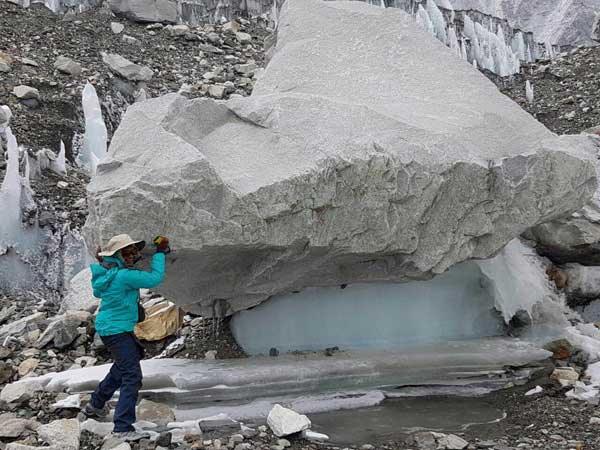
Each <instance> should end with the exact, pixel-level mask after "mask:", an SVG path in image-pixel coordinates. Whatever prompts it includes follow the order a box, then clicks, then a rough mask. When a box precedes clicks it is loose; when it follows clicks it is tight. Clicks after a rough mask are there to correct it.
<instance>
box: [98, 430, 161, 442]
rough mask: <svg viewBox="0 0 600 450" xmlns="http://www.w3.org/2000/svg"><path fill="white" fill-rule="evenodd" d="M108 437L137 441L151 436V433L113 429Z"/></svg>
mask: <svg viewBox="0 0 600 450" xmlns="http://www.w3.org/2000/svg"><path fill="white" fill-rule="evenodd" d="M107 437H111V438H116V439H120V440H122V441H125V442H137V441H140V440H142V439H145V438H149V437H150V434H148V433H143V432H142V433H140V432H138V431H120V432H119V431H113V432H112V433H111V434H109V435H108V436H107Z"/></svg>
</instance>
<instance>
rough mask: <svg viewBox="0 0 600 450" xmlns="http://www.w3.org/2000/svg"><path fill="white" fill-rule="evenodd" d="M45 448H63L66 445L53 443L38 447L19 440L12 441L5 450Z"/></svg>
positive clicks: (36, 449) (55, 449)
mask: <svg viewBox="0 0 600 450" xmlns="http://www.w3.org/2000/svg"><path fill="white" fill-rule="evenodd" d="M40 448H43V449H44V450H63V449H64V447H61V446H59V445H51V446H49V447H36V446H34V445H25V444H19V443H18V442H11V443H10V444H6V449H5V450H39V449H40Z"/></svg>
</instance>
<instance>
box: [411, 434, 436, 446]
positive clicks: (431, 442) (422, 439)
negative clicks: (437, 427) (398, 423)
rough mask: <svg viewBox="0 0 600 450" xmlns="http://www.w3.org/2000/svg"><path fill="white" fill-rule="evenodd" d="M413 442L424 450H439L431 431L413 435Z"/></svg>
mask: <svg viewBox="0 0 600 450" xmlns="http://www.w3.org/2000/svg"><path fill="white" fill-rule="evenodd" d="M411 437H412V440H413V442H414V444H415V445H416V446H417V447H418V448H419V449H422V450H435V449H437V442H436V439H435V436H434V434H433V433H432V432H430V431H420V432H418V433H415V434H413V435H412V436H411Z"/></svg>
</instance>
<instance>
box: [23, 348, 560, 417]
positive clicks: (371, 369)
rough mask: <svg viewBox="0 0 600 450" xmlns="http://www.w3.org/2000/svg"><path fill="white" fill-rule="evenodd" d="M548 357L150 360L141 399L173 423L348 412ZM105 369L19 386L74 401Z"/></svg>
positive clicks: (449, 352)
mask: <svg viewBox="0 0 600 450" xmlns="http://www.w3.org/2000/svg"><path fill="white" fill-rule="evenodd" d="M549 355H550V353H549V352H547V351H545V350H542V349H540V348H537V347H536V346H533V345H531V344H530V343H527V342H524V341H519V340H515V339H506V338H489V339H485V340H474V341H453V342H445V343H439V344H435V345H425V346H419V347H416V348H407V349H401V350H386V351H368V352H366V351H348V352H338V353H335V354H334V355H333V356H330V357H328V356H325V355H323V354H306V355H303V356H302V357H300V358H299V357H298V356H296V355H282V356H280V357H278V358H269V357H251V358H246V359H242V360H219V361H204V360H184V359H160V360H158V359H151V360H145V361H142V370H143V372H144V386H143V393H144V394H145V395H151V396H153V397H155V398H159V397H162V398H163V399H165V400H166V401H169V402H172V403H173V404H175V405H176V406H177V409H176V417H177V420H178V421H183V420H189V419H198V418H200V417H207V416H212V415H217V414H219V413H222V412H226V413H228V414H229V415H231V416H232V417H234V418H236V419H242V418H254V417H257V416H256V415H253V414H254V413H255V412H256V411H257V409H258V410H261V411H262V410H264V408H263V407H259V403H260V404H262V405H263V406H264V405H265V402H266V403H267V404H271V400H276V399H277V398H278V397H279V398H281V397H282V396H286V397H287V399H286V400H285V403H284V404H289V403H288V402H290V401H293V402H294V405H295V406H297V407H301V408H302V410H303V411H312V412H315V411H326V410H331V409H340V408H352V407H356V406H358V405H357V404H356V403H358V404H359V405H360V404H361V403H363V402H375V403H377V402H378V401H379V400H380V399H381V396H382V394H381V393H373V390H379V389H382V388H385V387H386V386H399V385H414V384H432V385H438V386H439V385H440V384H443V385H448V384H452V385H464V384H466V383H465V380H464V374H465V372H467V373H469V375H470V376H471V379H470V380H469V384H471V383H473V380H476V379H475V378H473V377H475V376H478V379H479V380H482V379H485V380H486V381H488V380H489V373H490V370H502V368H503V367H504V366H507V365H510V366H520V365H524V364H528V363H531V362H532V361H539V360H541V359H544V358H546V357H548V356H549ZM109 367H110V365H109V364H105V365H101V366H93V367H86V368H82V369H74V370H68V371H65V372H60V373H48V374H45V375H42V376H40V377H36V378H27V379H23V380H21V381H19V382H18V383H31V384H37V385H42V386H43V387H44V390H46V391H51V392H58V391H65V390H66V391H68V392H70V393H77V392H82V391H88V390H90V389H93V388H94V387H95V386H96V385H97V383H98V382H99V381H100V380H101V379H102V378H103V377H104V376H105V375H106V373H107V372H108V369H109ZM359 390H361V391H363V392H364V391H366V392H365V394H364V395H361V396H360V397H357V396H356V395H352V396H350V397H348V396H347V395H341V396H340V395H337V394H335V393H336V392H337V393H339V392H341V393H342V394H345V393H348V392H355V393H356V392H357V391H359ZM368 392H371V394H368ZM314 393H323V395H312V394H314ZM264 397H270V398H269V399H264ZM340 397H341V398H340ZM344 397H346V400H344V399H343V398H344ZM352 398H354V399H355V401H352V400H351V399H352ZM253 399H261V400H258V401H257V402H252V400H253ZM378 399H379V400H378ZM240 402H242V403H244V404H248V408H249V409H244V407H243V406H242V407H240V406H239V404H240ZM250 405H253V406H252V407H251V406H250ZM353 405H354V406H353ZM232 406H233V407H232ZM304 408H306V410H305V409H304ZM269 409H270V408H267V409H266V412H267V413H268V410H269ZM294 409H296V408H295V407H294ZM236 410H239V411H240V412H241V410H244V413H243V417H240V416H235V414H236ZM253 411H254V412H253ZM260 415H262V414H259V415H258V416H260Z"/></svg>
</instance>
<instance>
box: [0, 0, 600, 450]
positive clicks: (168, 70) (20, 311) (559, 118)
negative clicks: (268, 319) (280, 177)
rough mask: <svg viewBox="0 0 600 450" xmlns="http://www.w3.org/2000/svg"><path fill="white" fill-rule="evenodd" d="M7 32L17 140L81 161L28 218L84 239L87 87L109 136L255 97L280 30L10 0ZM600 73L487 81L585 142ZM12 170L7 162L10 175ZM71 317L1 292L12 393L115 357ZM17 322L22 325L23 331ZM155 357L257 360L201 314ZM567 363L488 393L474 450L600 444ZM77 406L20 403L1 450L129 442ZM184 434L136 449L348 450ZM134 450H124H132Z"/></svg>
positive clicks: (8, 100)
mask: <svg viewBox="0 0 600 450" xmlns="http://www.w3.org/2000/svg"><path fill="white" fill-rule="evenodd" d="M113 22H114V24H112V23H113ZM121 26H122V27H123V29H122V30H121ZM238 26H239V28H238ZM0 30H2V31H1V32H0V105H2V104H6V105H8V106H9V107H10V108H11V110H12V113H13V115H14V116H13V118H12V120H11V126H12V129H13V131H14V133H15V135H16V136H17V139H18V140H19V143H20V144H22V145H24V146H25V147H26V149H27V150H28V151H29V153H30V155H31V156H32V158H35V155H36V154H38V152H39V151H40V150H42V149H43V148H49V149H51V150H53V151H54V152H58V150H59V146H60V141H61V140H62V141H64V142H65V144H66V147H67V155H68V157H69V159H70V164H69V165H68V174H67V176H62V175H58V174H55V173H51V172H49V171H45V172H44V173H43V174H42V176H41V177H38V178H36V179H34V180H32V189H33V191H34V197H35V200H36V205H37V208H36V210H35V211H34V212H33V213H32V215H31V216H30V217H29V219H31V220H38V221H41V223H44V224H45V225H44V226H49V227H54V228H57V229H58V228H61V227H63V226H68V227H72V228H73V229H79V228H80V227H81V226H82V224H83V222H84V221H85V217H86V201H85V185H86V184H87V182H88V176H87V175H86V174H85V173H84V172H83V171H81V170H79V169H78V168H76V167H75V166H74V164H73V163H74V153H76V149H77V148H78V145H79V144H80V143H81V135H82V133H83V130H84V125H83V124H84V122H83V114H82V110H81V92H82V89H83V87H84V86H85V83H86V82H88V81H89V82H90V83H92V84H93V85H94V86H95V88H96V90H97V92H98V94H99V97H100V99H101V102H102V108H103V114H104V117H105V119H106V122H107V127H108V131H109V137H110V136H112V133H113V132H114V131H115V129H116V127H117V126H118V123H119V120H120V118H121V116H122V114H123V112H124V111H125V110H126V108H127V106H128V105H129V104H131V103H133V102H135V101H136V100H139V99H140V98H143V97H144V96H146V97H154V96H158V95H162V94H165V93H169V92H178V91H179V92H182V93H183V94H184V95H187V96H191V97H203V96H210V97H213V98H227V97H229V96H230V95H232V94H240V95H248V94H249V93H250V92H251V91H252V87H253V83H254V79H255V72H256V71H257V70H258V69H259V68H260V67H262V66H263V65H264V46H265V44H264V42H265V38H267V36H269V33H270V30H269V29H268V28H267V23H266V22H265V21H263V20H261V19H253V20H249V21H245V20H241V19H240V20H239V21H238V22H235V23H233V24H232V23H230V24H228V25H223V26H221V25H217V26H212V25H206V26H203V27H199V28H195V29H186V28H184V27H175V28H173V27H168V28H165V27H163V26H162V25H157V24H152V25H146V24H137V23H134V22H130V21H127V20H124V19H120V18H116V17H114V16H111V13H110V12H109V11H107V10H104V9H101V10H98V11H92V12H88V13H84V14H81V15H77V16H65V17H62V18H61V17H57V16H54V15H52V14H51V13H50V12H49V11H47V10H46V9H45V8H43V7H41V6H39V5H36V6H34V7H32V8H29V9H26V10H23V9H21V8H18V7H16V6H15V5H13V4H12V3H9V2H7V1H5V0H0ZM239 33H242V34H239ZM246 33H247V35H245V34H246ZM248 36H249V37H248ZM102 52H106V53H114V54H118V55H121V56H123V57H124V58H127V59H128V60H130V61H131V62H134V63H136V64H138V65H140V66H141V67H148V68H149V69H151V71H152V77H151V78H150V79H148V80H142V81H140V80H135V79H128V78H127V77H124V76H122V75H118V74H116V73H115V69H114V67H113V68H112V69H111V67H109V65H108V64H107V63H105V62H104V61H103V58H102V55H101V53H102ZM59 56H64V57H67V58H69V59H70V60H71V62H72V63H73V64H74V65H73V64H68V65H60V64H59V66H60V67H61V68H62V69H61V70H59V69H57V68H56V67H55V63H56V61H57V59H58V57H59ZM599 64H600V49H598V48H594V49H576V50H574V51H572V52H569V53H567V54H563V55H561V56H560V57H559V58H558V59H556V60H554V61H540V62H537V63H535V64H531V65H528V66H526V67H525V70H524V73H523V74H521V75H518V76H514V77H511V78H510V79H501V78H498V77H495V76H493V75H491V74H487V75H488V76H489V77H490V78H491V79H492V80H493V81H494V82H495V83H496V84H497V85H498V87H499V89H500V90H501V91H502V92H504V93H505V94H506V95H508V96H509V97H511V98H513V99H514V100H515V101H516V102H518V103H519V104H520V105H521V106H522V107H523V108H524V109H526V110H527V111H529V112H530V113H531V114H533V115H534V116H535V117H537V118H538V120H540V121H541V122H542V123H544V124H545V125H546V126H547V127H548V128H550V129H551V130H553V131H555V132H556V133H561V134H562V133H578V132H581V131H583V130H586V129H589V128H591V127H595V126H598V125H600V89H599V88H600V73H599V72H598V70H597V68H598V65H599ZM78 66H79V68H78ZM140 70H141V69H140ZM132 78H135V76H132ZM526 80H530V82H531V83H532V85H533V87H534V92H535V94H534V99H533V101H532V102H528V100H527V99H526V96H525V81H526ZM19 85H25V86H29V87H31V88H35V89H37V94H35V93H33V94H31V97H30V98H23V99H18V98H17V96H15V95H14V94H13V90H14V88H15V87H17V86H19ZM31 92H33V91H31ZM73 148H74V149H75V151H73V150H72V149H73ZM0 153H1V152H0ZM4 167H5V162H4V159H3V158H2V155H1V154H0V179H1V178H2V177H3V171H4ZM65 183H66V184H65ZM59 307H60V305H58V304H57V303H54V302H48V301H46V299H45V298H43V297H40V296H37V295H34V294H33V293H28V294H27V295H22V296H19V295H16V296H15V295H14V294H11V295H7V294H6V295H1V296H0V389H2V388H4V387H5V386H6V385H7V384H8V383H10V382H13V381H17V380H20V379H23V378H26V377H29V376H32V375H35V374H38V375H39V374H44V373H47V372H50V371H56V370H66V369H69V368H72V367H82V366H85V365H94V364H100V363H104V362H106V361H108V355H107V354H106V352H105V351H104V350H103V349H102V347H101V345H99V342H98V339H97V338H96V337H95V330H94V327H93V318H92V316H91V315H90V314H89V313H84V312H71V313H67V314H60V313H59ZM19 319H21V321H20V322H19V323H20V325H19V326H18V329H17V328H14V323H15V322H17V321H18V320H19ZM21 325H22V327H21ZM148 354H149V356H156V355H160V354H162V355H163V356H174V357H186V358H209V359H210V358H215V357H216V358H232V357H243V356H245V355H244V353H243V351H242V349H241V348H240V347H239V346H238V345H237V343H236V342H235V339H233V336H232V335H231V332H230V330H229V326H228V323H227V321H224V320H215V321H213V320H207V319H202V318H199V317H191V316H188V317H186V318H185V320H184V326H183V327H182V329H181V330H179V332H178V333H177V334H176V335H173V336H170V337H169V338H167V339H165V340H163V341H160V342H158V343H149V344H148ZM569 363H570V364H571V365H572V366H573V367H575V368H576V370H578V371H579V372H581V371H582V370H583V369H584V367H582V366H581V363H580V361H569V362H567V363H564V362H562V363H561V362H558V361H548V364H549V366H548V370H546V371H545V373H544V374H542V375H540V377H539V378H537V379H534V380H532V381H531V382H530V383H528V384H527V385H525V386H521V387H510V388H508V389H504V390H501V391H498V392H496V393H492V394H489V395H488V396H487V397H486V400H488V401H489V402H491V403H493V404H494V405H495V406H497V407H498V408H500V409H502V410H503V411H505V413H506V418H505V419H504V420H502V421H501V422H499V423H495V424H488V425H477V426H473V427H470V428H468V429H467V430H464V431H457V432H456V434H458V435H459V437H460V438H462V439H464V440H465V441H466V442H467V443H468V444H465V445H468V448H470V449H477V448H491V449H496V450H509V449H516V448H520V449H557V450H558V449H577V450H583V449H585V450H588V449H590V450H591V449H597V448H600V433H599V432H598V430H599V428H598V427H600V425H599V423H600V419H598V420H596V419H595V418H596V417H600V414H598V413H597V407H596V406H594V405H592V404H588V403H585V402H580V401H576V400H567V399H566V398H565V395H564V394H565V391H566V390H567V389H566V388H562V387H561V386H560V384H559V383H558V382H557V381H556V380H552V379H550V378H549V374H550V373H551V372H552V369H553V367H554V365H559V366H560V365H564V364H569ZM536 385H540V386H542V387H543V388H544V391H543V392H542V393H540V394H537V395H533V396H525V395H524V393H525V392H526V391H528V390H529V389H531V388H533V387H535V386H536ZM66 396H67V395H66V394H65V393H39V392H38V393H34V394H32V395H26V396H24V397H23V398H20V399H18V401H16V402H13V403H9V404H7V403H6V402H5V403H1V404H0V424H2V427H0V450H3V449H4V448H7V447H10V446H9V445H8V443H9V442H14V441H20V442H22V443H23V444H27V445H36V446H37V445H40V443H41V442H42V441H43V442H47V443H50V444H52V443H55V445H58V447H55V448H66V447H65V446H64V445H61V444H60V443H63V444H64V442H66V441H65V440H68V439H75V438H74V436H76V440H77V443H78V445H79V443H80V446H81V447H80V448H82V449H99V448H105V449H108V448H112V447H111V445H117V444H120V443H118V442H112V444H110V443H107V442H105V441H103V438H102V436H100V435H98V434H97V433H96V432H91V431H81V430H79V428H78V426H75V425H74V422H69V420H70V419H72V418H75V417H76V416H77V414H78V411H77V409H73V408H58V409H53V408H52V407H51V405H52V404H53V403H55V402H56V401H57V400H61V399H64V398H65V397H66ZM79 400H80V401H82V402H83V403H85V401H86V400H87V399H86V398H85V396H83V397H82V398H80V399H79ZM17 418H18V419H23V420H17ZM147 418H148V419H151V418H152V417H151V416H148V417H147ZM65 420H66V421H65ZM55 421H60V422H55ZM49 423H50V424H52V423H54V424H55V425H53V426H54V427H55V428H56V429H58V430H59V432H55V433H49V432H47V430H44V429H43V428H42V429H40V428H39V427H40V424H44V426H46V427H47V426H48V425H47V424H49ZM7 424H11V426H7ZM74 428H77V430H74ZM105 428H106V427H105ZM36 430H37V431H36ZM60 430H62V431H60ZM65 430H66V431H65ZM96 431H97V430H96ZM61 433H63V434H61ZM57 436H58V438H57ZM172 437H174V435H173V436H171V435H170V434H169V433H163V434H161V436H160V438H159V440H158V441H154V442H153V441H149V440H144V441H142V442H140V443H137V444H133V445H132V447H133V448H135V449H154V448H159V447H162V448H171V449H175V448H206V449H207V450H218V449H219V448H223V447H228V448H230V449H235V450H251V449H271V450H283V448H285V447H288V446H290V447H291V448H294V449H317V448H321V449H322V448H328V449H329V448H330V449H332V450H338V449H339V448H340V447H337V446H335V445H328V444H318V443H312V442H310V441H308V440H306V439H303V438H301V437H300V436H298V435H294V436H291V437H287V438H286V440H284V441H281V440H280V439H279V438H278V437H276V436H275V435H274V434H273V433H272V432H271V430H269V429H268V428H260V429H259V428H258V427H256V429H255V430H254V431H249V430H244V429H242V428H240V427H239V426H237V428H236V429H235V430H234V431H232V430H231V429H228V430H226V429H217V430H216V431H214V432H205V434H204V435H203V436H198V435H194V434H193V433H188V435H187V436H185V437H184V436H180V438H182V440H183V442H177V443H175V442H173V443H171V438H172ZM57 439H58V440H57ZM440 439H444V438H442V437H440V436H435V435H431V434H428V433H423V434H419V435H414V434H413V435H401V434H399V436H398V439H396V440H395V441H393V442H370V443H366V442H361V443H356V445H354V446H352V447H351V448H355V449H361V450H371V449H374V448H377V449H379V448H381V449H394V450H396V449H398V450H401V449H417V448H423V449H434V448H439V449H443V448H463V447H461V445H463V443H462V441H461V440H454V441H452V439H451V441H452V442H453V443H454V445H456V446H455V447H449V446H447V445H446V443H441V442H442V441H440ZM443 442H447V440H446V441H443ZM56 443H59V444H56ZM448 445H450V444H448ZM12 448H17V447H12ZM18 448H21V449H26V448H27V447H18ZM127 448H128V447H127V446H121V447H119V449H120V450H126V449H127Z"/></svg>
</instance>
